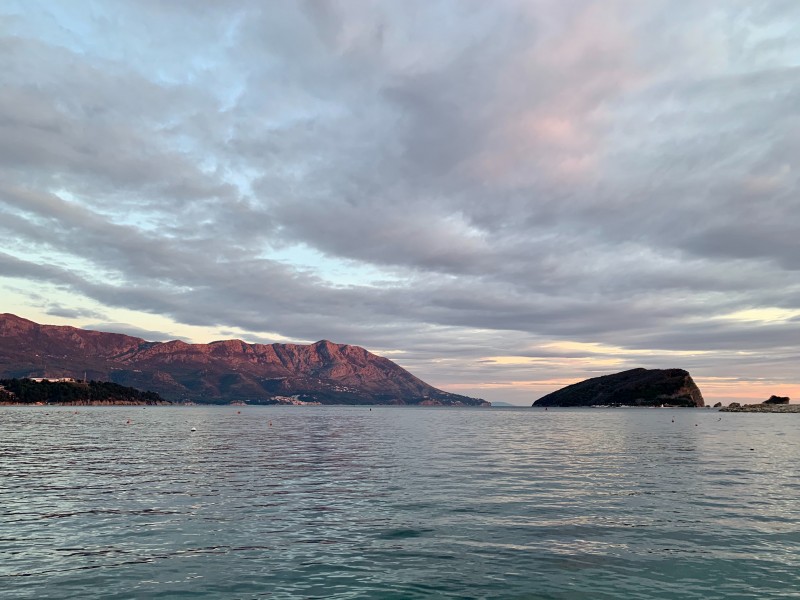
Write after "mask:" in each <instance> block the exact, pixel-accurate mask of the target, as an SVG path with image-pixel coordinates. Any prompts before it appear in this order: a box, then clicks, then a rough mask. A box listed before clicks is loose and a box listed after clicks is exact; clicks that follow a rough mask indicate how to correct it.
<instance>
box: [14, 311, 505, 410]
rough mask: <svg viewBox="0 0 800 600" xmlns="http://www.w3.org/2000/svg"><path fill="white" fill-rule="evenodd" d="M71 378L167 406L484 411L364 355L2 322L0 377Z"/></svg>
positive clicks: (331, 347) (340, 348)
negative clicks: (143, 393)
mask: <svg viewBox="0 0 800 600" xmlns="http://www.w3.org/2000/svg"><path fill="white" fill-rule="evenodd" d="M48 375H49V376H58V377H75V378H77V379H84V378H88V379H96V380H103V381H113V382H115V383H119V384H122V385H126V386H131V387H135V388H138V389H141V390H152V391H154V392H157V393H158V394H160V395H161V396H162V397H164V398H166V399H168V400H173V401H187V400H190V401H194V402H217V403H227V402H234V401H245V402H251V403H284V402H285V403H298V402H314V403H321V404H417V405H448V406H450V405H452V406H461V405H464V406H488V405H489V403H488V402H486V401H484V400H480V399H476V398H469V397H467V396H461V395H458V394H451V393H449V392H445V391H442V390H439V389H437V388H435V387H433V386H430V385H428V384H427V383H425V382H424V381H421V380H420V379H418V378H416V377H414V376H413V375H412V374H411V373H409V372H408V371H406V370H405V369H403V368H402V367H400V366H398V365H397V364H395V363H393V362H392V361H390V360H388V359H386V358H383V357H380V356H376V355H375V354H372V353H371V352H368V351H367V350H365V349H364V348H360V347H358V346H349V345H346V344H334V343H332V342H329V341H326V340H322V341H320V342H317V343H316V344H311V345H300V344H247V343H245V342H243V341H241V340H226V341H219V342H212V343H210V344H187V343H186V342H182V341H179V340H174V341H171V342H148V341H145V340H143V339H141V338H137V337H132V336H127V335H122V334H117V333H103V332H99V331H87V330H84V329H77V328H75V327H62V326H55V325H39V324H37V323H34V322H33V321H29V320H27V319H22V318H20V317H17V316H15V315H10V314H3V315H0V377H9V378H11V377H45V376H48Z"/></svg>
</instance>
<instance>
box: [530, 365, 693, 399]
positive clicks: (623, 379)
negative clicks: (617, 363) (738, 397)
mask: <svg viewBox="0 0 800 600" xmlns="http://www.w3.org/2000/svg"><path fill="white" fill-rule="evenodd" d="M533 406H690V407H694V406H704V402H703V395H702V394H701V393H700V390H699V389H698V387H697V385H695V383H694V381H693V380H692V377H691V375H689V373H688V372H687V371H684V370H683V369H631V370H630V371H623V372H621V373H615V374H613V375H603V376H601V377H593V378H592V379H587V380H585V381H581V382H580V383H575V384H572V385H568V386H567V387H565V388H562V389H560V390H557V391H555V392H553V393H551V394H547V395H546V396H543V397H541V398H539V399H538V400H537V401H536V402H534V403H533Z"/></svg>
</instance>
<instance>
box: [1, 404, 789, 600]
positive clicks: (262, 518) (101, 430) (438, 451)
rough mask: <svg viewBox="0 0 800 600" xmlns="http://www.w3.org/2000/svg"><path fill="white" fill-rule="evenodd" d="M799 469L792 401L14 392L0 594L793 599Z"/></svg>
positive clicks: (4, 429) (7, 438)
mask: <svg viewBox="0 0 800 600" xmlns="http://www.w3.org/2000/svg"><path fill="white" fill-rule="evenodd" d="M192 428H194V429H195V431H192ZM799 469H800V414H798V415H778V414H774V415H773V414H729V413H719V412H717V411H714V410H707V409H672V410H671V409H561V410H557V409H550V410H548V411H544V410H541V409H468V408H464V409H459V408H448V409H444V408H403V407H396V408H395V407H372V408H371V409H370V408H369V407H277V406H276V407H251V406H247V407H235V406H227V407H147V408H143V407H107V408H105V407H97V408H83V407H81V408H77V409H76V408H70V407H62V408H54V407H25V408H18V407H3V408H0V597H1V598H3V599H6V600H10V599H16V598H32V599H34V598H35V599H37V600H38V599H42V598H58V599H65V598H80V599H82V600H85V599H91V598H103V599H110V598H181V597H185V598H223V599H226V598H271V599H275V598H398V599H400V598H526V599H580V598H587V599H589V598H591V599H602V598H633V599H635V598H648V599H652V598H679V599H690V598H703V599H708V598H726V599H736V598H759V599H764V598H797V597H800V478H799V477H798V475H800V473H798V470H799Z"/></svg>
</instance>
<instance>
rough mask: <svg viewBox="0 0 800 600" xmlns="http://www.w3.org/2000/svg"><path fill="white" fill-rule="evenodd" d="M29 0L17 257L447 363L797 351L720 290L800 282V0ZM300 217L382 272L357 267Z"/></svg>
mask: <svg viewBox="0 0 800 600" xmlns="http://www.w3.org/2000/svg"><path fill="white" fill-rule="evenodd" d="M0 19H2V24H3V26H2V31H3V32H4V33H3V35H2V37H1V38H0V61H2V64H3V65H4V68H3V69H2V70H0V181H2V183H0V211H2V217H3V218H2V220H1V221H0V233H1V234H2V236H3V237H2V239H3V240H4V242H3V245H2V246H1V247H0V248H2V253H0V274H2V275H7V276H12V277H18V278H23V279H29V280H38V281H47V282H50V283H52V284H55V285H57V286H61V287H63V288H64V289H68V290H70V291H71V293H74V294H75V295H76V298H78V299H79V298H80V297H89V298H92V299H94V300H96V301H98V302H99V303H101V304H103V305H106V306H108V307H125V308H130V309H134V310H138V311H143V312H147V313H153V314H163V315H166V316H169V317H170V318H172V319H175V320H176V321H178V322H182V323H186V324H192V325H213V326H217V327H223V328H224V327H238V328H241V329H244V330H249V331H253V332H265V331H271V332H276V333H279V334H281V335H284V336H287V337H289V338H294V339H312V340H313V339H319V338H323V337H324V338H329V339H334V340H337V341H342V342H348V343H355V344H362V345H366V346H369V347H371V348H375V349H402V350H404V351H406V354H405V355H403V357H404V358H403V359H402V360H401V362H403V363H404V364H407V365H409V366H411V367H413V368H414V370H415V372H417V373H418V374H420V375H421V376H422V377H424V378H428V379H431V380H433V381H434V382H441V383H457V382H459V381H464V382H468V383H475V384H479V383H482V382H486V381H501V382H502V381H506V380H508V379H509V378H517V377H518V378H519V379H536V378H546V377H547V376H548V374H550V375H552V376H557V377H565V376H567V377H580V376H583V375H587V374H591V373H590V372H589V371H592V370H594V369H596V368H601V367H595V366H592V365H588V366H587V365H584V364H582V363H570V362H569V359H570V358H574V357H571V356H570V355H569V353H565V352H561V353H560V355H559V356H560V357H561V359H562V362H561V363H558V364H546V365H544V366H536V365H529V366H527V367H525V368H526V369H527V371H524V372H523V371H522V370H512V369H511V368H510V367H502V366H497V365H496V366H494V367H492V368H489V367H488V366H483V367H480V366H479V365H477V364H475V363H472V362H471V361H472V360H475V359H479V358H480V357H484V356H499V355H508V354H511V355H519V356H529V355H531V354H533V355H535V356H538V357H542V358H544V357H546V354H547V351H546V347H545V346H543V345H546V344H548V343H550V342H553V341H559V340H561V341H573V342H584V343H601V344H606V345H613V346H619V347H623V348H626V349H627V351H628V354H626V361H628V362H629V363H630V364H631V365H633V364H645V366H668V364H665V363H669V365H671V364H674V363H675V362H678V363H680V366H683V365H689V366H694V365H696V366H697V368H698V369H700V374H701V375H706V376H711V375H716V374H719V373H735V374H736V375H737V376H742V377H753V378H754V377H759V376H761V374H762V373H768V374H769V375H768V376H769V377H772V378H774V379H776V380H782V381H793V380H794V379H793V378H794V370H793V369H791V366H793V365H792V361H794V360H795V359H796V358H797V356H798V340H800V337H798V335H797V334H798V333H800V332H798V331H797V327H798V322H797V321H796V320H795V321H789V322H786V323H782V324H780V325H775V324H764V323H758V322H743V321H732V320H729V319H718V318H715V317H718V316H719V315H722V314H728V313H734V312H737V311H742V310H748V309H754V308H781V309H785V310H790V311H791V310H800V282H799V281H798V277H797V273H798V271H800V251H798V244H797V229H798V227H797V224H796V222H797V217H796V215H797V214H798V208H800V200H798V198H800V196H798V193H797V192H798V165H797V164H796V162H797V157H798V156H800V152H798V150H800V119H798V117H797V111H796V107H797V106H798V103H799V101H800V33H798V32H797V31H795V29H796V28H792V27H790V26H789V24H792V23H797V22H800V5H798V4H797V3H795V2H781V1H773V2H768V1H762V2H755V3H754V2H744V1H724V2H723V1H700V2H693V3H674V2H668V1H666V0H664V1H659V2H648V3H641V2H635V1H623V0H612V1H609V2H604V3H602V5H600V4H599V3H596V2H590V1H588V0H586V1H578V2H570V3H562V2H554V1H549V0H548V1H544V0H537V1H533V2H521V1H520V2H514V1H511V0H509V1H507V2H496V3H484V2H467V1H464V2H403V3H391V2H366V1H365V2H307V3H286V2H266V3H265V2H255V1H254V2H247V1H241V2H230V3H218V2H213V3H211V2H209V3H206V2H175V3H169V4H168V5H163V4H162V3H156V2H141V1H138V2H122V1H120V2H113V3H99V4H93V3H85V4H80V3H79V4H77V5H74V6H73V5H71V6H70V10H69V11H66V9H59V8H58V7H53V6H51V5H50V4H49V3H42V4H40V5H36V4H35V3H29V2H25V3H20V4H19V5H18V6H16V7H14V6H13V5H12V7H11V8H10V9H6V13H5V14H4V15H3V16H2V17H0ZM298 247H300V248H303V249H305V250H304V251H306V252H307V251H308V249H312V250H313V251H314V252H315V256H324V257H326V259H327V262H322V263H320V264H322V265H328V264H330V261H331V260H335V261H339V262H338V263H337V264H343V265H347V266H349V267H350V268H359V269H362V268H364V267H369V268H370V272H371V273H374V274H375V275H374V276H373V279H374V281H373V282H371V283H370V282H367V281H364V280H363V278H359V279H352V280H351V281H350V283H349V284H346V285H342V284H336V283H335V282H332V281H330V280H329V278H328V274H327V273H326V272H325V268H324V267H320V268H318V269H316V270H314V269H311V270H309V269H308V268H306V267H304V266H302V265H301V264H300V263H299V262H297V261H294V260H292V258H291V257H292V256H293V253H295V254H296V253H297V252H298V250H297V249H298ZM281 253H282V254H281ZM287 256H288V257H289V258H286V257H287ZM32 302H33V303H35V300H33V299H32ZM76 304H79V300H76ZM50 310H51V314H56V315H61V316H70V315H72V316H75V317H76V318H78V317H81V316H87V317H88V316H92V317H93V315H89V314H88V313H86V311H81V309H80V307H79V306H74V307H67V306H60V305H54V306H51V308H50ZM670 351H687V352H689V351H691V352H695V351H697V352H702V351H708V352H710V354H703V355H698V356H702V358H698V357H693V358H692V357H676V356H673V355H670V354H669V352H670ZM659 352H661V354H659ZM736 352H758V353H759V360H758V362H757V363H754V362H751V363H750V364H743V363H742V361H741V360H739V359H737V358H736V356H737V355H736ZM593 356H594V355H593ZM455 358H457V359H459V361H460V362H457V363H456V362H450V361H449V360H448V359H455ZM436 360H440V361H442V360H443V361H444V362H440V363H436V362H433V361H436ZM689 363H691V364H689ZM794 364H796V362H795V363H794ZM459 365H461V366H459ZM625 366H629V365H627V364H626V365H625ZM515 369H516V368H515ZM737 370H738V372H737ZM526 373H527V375H526ZM443 374H444V375H443Z"/></svg>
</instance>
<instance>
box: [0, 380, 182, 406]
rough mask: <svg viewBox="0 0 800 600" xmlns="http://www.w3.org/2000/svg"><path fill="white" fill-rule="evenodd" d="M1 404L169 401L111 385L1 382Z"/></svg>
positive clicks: (108, 383)
mask: <svg viewBox="0 0 800 600" xmlns="http://www.w3.org/2000/svg"><path fill="white" fill-rule="evenodd" d="M0 387H2V389H0V402H19V403H21V404H35V403H37V402H41V403H44V404H68V403H74V402H81V403H83V402H87V403H94V402H98V403H100V402H119V403H131V404H161V403H166V401H165V400H164V399H163V398H162V397H161V396H159V395H158V394H157V393H155V392H142V391H140V390H137V389H135V388H132V387H126V386H124V385H119V384H117V383H111V382H110V381H90V382H88V383H86V382H69V381H33V380H32V379H0Z"/></svg>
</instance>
